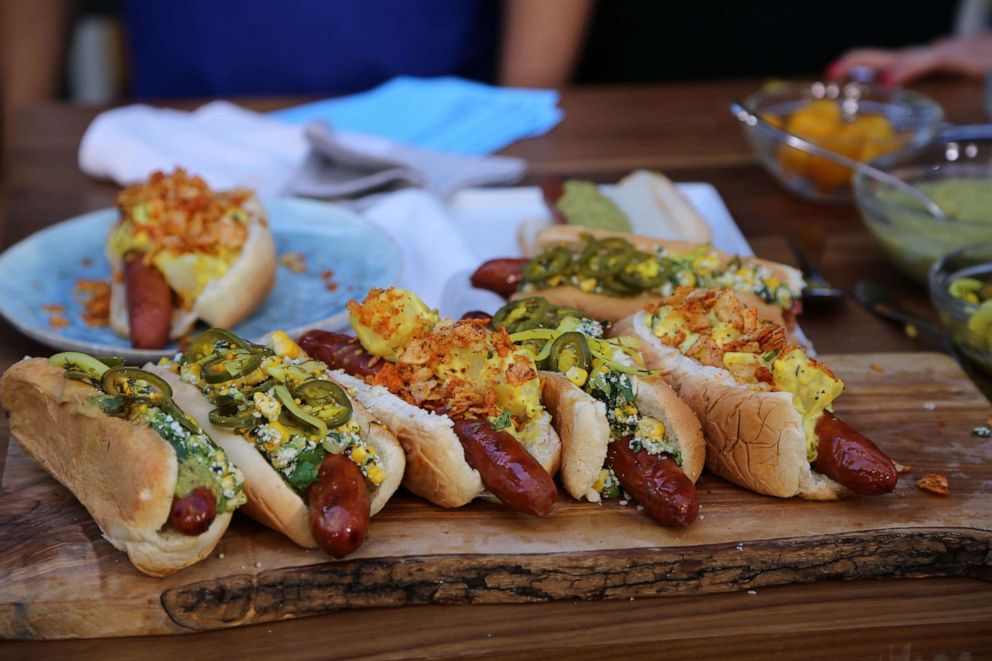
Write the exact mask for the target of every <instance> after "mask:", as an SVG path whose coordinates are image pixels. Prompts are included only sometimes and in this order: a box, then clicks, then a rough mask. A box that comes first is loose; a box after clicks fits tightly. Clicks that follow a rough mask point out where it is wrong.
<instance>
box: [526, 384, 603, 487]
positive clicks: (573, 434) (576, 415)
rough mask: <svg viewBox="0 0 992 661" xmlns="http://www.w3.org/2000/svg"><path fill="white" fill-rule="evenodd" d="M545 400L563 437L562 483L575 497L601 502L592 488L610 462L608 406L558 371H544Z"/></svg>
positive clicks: (542, 397) (543, 399)
mask: <svg viewBox="0 0 992 661" xmlns="http://www.w3.org/2000/svg"><path fill="white" fill-rule="evenodd" d="M540 376H541V401H542V402H544V406H545V408H546V409H547V410H548V412H550V413H551V420H552V423H553V425H554V428H555V430H557V432H558V436H559V437H560V438H561V445H562V450H561V455H562V459H561V483H562V485H563V486H564V487H565V491H567V492H568V493H569V495H570V496H572V498H575V499H576V500H581V499H583V498H585V499H586V500H588V501H590V502H594V503H595V502H599V500H600V497H599V492H598V491H596V490H595V489H593V488H592V486H593V485H594V484H595V483H596V480H598V479H599V472H600V471H601V470H602V468H603V463H604V462H605V461H606V448H607V446H609V444H610V425H609V422H607V420H606V406H605V405H604V404H603V402H601V401H599V400H598V399H596V398H595V397H593V396H592V395H590V394H589V393H587V392H585V391H584V390H582V389H581V388H579V387H578V386H576V385H575V384H573V383H572V382H571V381H569V380H568V379H566V378H565V377H563V376H562V375H561V374H558V373H557V372H545V371H542V372H540Z"/></svg>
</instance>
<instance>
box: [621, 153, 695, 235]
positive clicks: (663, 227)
mask: <svg viewBox="0 0 992 661" xmlns="http://www.w3.org/2000/svg"><path fill="white" fill-rule="evenodd" d="M611 197H612V198H613V201H614V202H616V204H617V206H618V207H620V210H621V211H623V213H624V215H626V216H627V218H629V219H630V224H631V226H632V229H633V231H634V232H635V233H637V234H643V235H649V236H656V237H658V238H662V239H673V240H679V241H691V242H693V243H709V242H710V241H712V240H713V232H712V231H711V230H710V226H709V223H707V222H706V219H705V218H703V217H702V216H701V215H700V214H699V212H698V211H696V208H695V207H694V206H692V203H691V202H690V201H689V199H688V198H687V197H686V196H685V195H683V194H682V192H681V191H680V190H679V189H678V187H676V186H675V184H673V183H672V182H671V181H670V180H669V179H668V177H665V176H664V175H662V174H659V173H657V172H648V171H647V170H637V171H635V172H632V173H630V174H628V175H627V176H626V177H624V178H623V179H621V180H620V181H619V182H618V183H617V185H616V187H615V188H614V189H613V194H612V195H611Z"/></svg>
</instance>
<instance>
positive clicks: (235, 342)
mask: <svg viewBox="0 0 992 661" xmlns="http://www.w3.org/2000/svg"><path fill="white" fill-rule="evenodd" d="M218 341H220V342H224V343H226V344H227V345H228V346H229V347H231V348H235V349H242V350H244V351H248V352H252V348H253V345H252V344H251V343H250V342H247V341H246V340H243V339H241V338H240V337H238V336H237V335H235V334H234V333H232V332H231V331H229V330H227V329H226V328H210V329H207V330H205V331H203V332H202V333H201V334H200V336H199V337H198V338H196V339H195V340H193V344H191V345H189V348H188V349H186V353H184V354H183V356H184V357H185V358H186V361H187V362H190V363H195V362H196V361H198V360H200V359H201V358H204V357H206V356H209V355H210V354H212V353H214V351H215V345H216V343H217V342H218Z"/></svg>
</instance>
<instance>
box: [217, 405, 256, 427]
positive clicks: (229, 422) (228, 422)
mask: <svg viewBox="0 0 992 661" xmlns="http://www.w3.org/2000/svg"><path fill="white" fill-rule="evenodd" d="M207 417H208V418H210V422H211V423H213V424H215V425H217V426H218V427H228V428H232V427H233V428H244V427H254V426H255V423H256V422H258V418H257V417H255V409H253V408H251V409H248V410H246V411H239V412H238V413H235V414H234V415H225V414H224V412H223V409H221V408H215V409H214V410H213V411H211V412H210V413H208V414H207Z"/></svg>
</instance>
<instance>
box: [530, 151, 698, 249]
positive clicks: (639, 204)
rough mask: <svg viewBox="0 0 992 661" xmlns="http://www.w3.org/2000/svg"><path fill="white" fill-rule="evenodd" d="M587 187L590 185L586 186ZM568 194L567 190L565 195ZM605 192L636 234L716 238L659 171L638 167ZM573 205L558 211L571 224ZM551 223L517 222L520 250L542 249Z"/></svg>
mask: <svg viewBox="0 0 992 661" xmlns="http://www.w3.org/2000/svg"><path fill="white" fill-rule="evenodd" d="M568 186H569V182H566V184H565V188H568ZM562 190H564V189H562ZM586 190H589V188H588V187H587V188H586ZM593 190H594V189H593ZM545 194H547V193H545ZM568 194H569V193H567V192H566V193H565V195H566V196H567V195H568ZM605 195H606V197H607V198H608V199H609V200H610V201H611V202H612V203H613V205H615V207H616V210H617V211H619V212H620V213H621V214H623V216H625V217H626V219H627V221H628V222H629V228H630V231H631V232H633V233H635V234H640V235H643V236H650V237H655V238H658V239H668V240H674V241H689V242H692V243H708V242H710V241H712V240H713V232H712V230H711V229H710V226H709V223H707V222H706V219H705V218H703V217H702V216H701V215H700V214H699V212H698V211H696V208H695V207H694V206H693V205H692V203H691V202H690V201H689V199H688V198H687V197H686V196H685V195H683V194H682V192H681V191H680V190H679V189H678V187H677V186H676V185H675V184H673V183H672V182H671V181H670V180H669V179H668V178H667V177H665V176H664V175H662V174H660V173H657V172H649V171H647V170H636V171H634V172H632V173H630V174H629V175H627V176H626V177H624V178H623V179H621V180H620V181H619V182H617V184H616V186H614V187H613V189H612V190H610V191H609V192H607V193H605ZM546 201H547V200H546ZM556 202H557V200H556ZM575 203H577V204H583V203H582V202H575ZM584 206H585V207H586V211H585V215H587V216H590V215H594V214H595V212H594V211H591V210H589V209H588V206H589V205H588V203H585V205H584ZM570 208H571V207H570V204H567V203H566V204H565V205H564V209H562V208H561V207H559V208H558V209H557V211H558V213H559V214H560V216H561V217H564V218H565V219H566V220H568V221H569V224H572V223H574V222H575V219H570V218H568V211H569V209H570ZM552 224H553V220H552V219H550V218H540V219H533V220H525V221H523V222H522V223H520V225H518V226H517V242H518V244H519V245H520V250H521V253H522V254H523V255H526V256H534V255H536V254H537V253H538V252H540V249H538V248H536V242H537V239H538V235H539V233H540V232H541V230H543V229H544V228H546V227H548V226H551V225H552ZM578 225H582V226H585V225H587V223H584V222H579V223H578Z"/></svg>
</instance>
